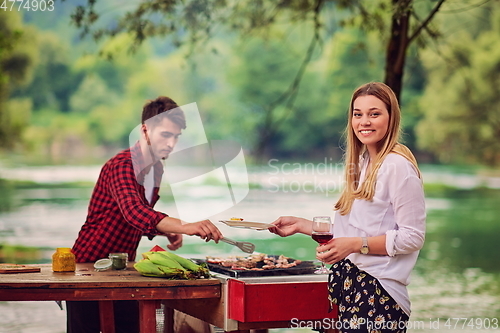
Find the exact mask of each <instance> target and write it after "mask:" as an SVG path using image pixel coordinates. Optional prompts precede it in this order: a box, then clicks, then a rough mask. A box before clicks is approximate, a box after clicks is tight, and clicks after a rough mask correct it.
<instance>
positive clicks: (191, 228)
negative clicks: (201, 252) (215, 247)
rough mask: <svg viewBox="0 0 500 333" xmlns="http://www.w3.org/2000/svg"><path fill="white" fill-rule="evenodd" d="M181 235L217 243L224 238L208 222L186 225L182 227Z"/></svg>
mask: <svg viewBox="0 0 500 333" xmlns="http://www.w3.org/2000/svg"><path fill="white" fill-rule="evenodd" d="M182 228H183V233H184V234H186V235H190V236H200V237H201V238H202V239H204V240H205V241H206V242H208V241H210V240H212V239H213V240H214V242H216V243H218V242H219V240H220V239H221V238H222V237H224V236H222V233H221V232H220V230H219V229H218V228H217V227H216V226H215V225H214V224H213V223H212V222H210V220H203V221H200V222H193V223H186V224H183V225H182Z"/></svg>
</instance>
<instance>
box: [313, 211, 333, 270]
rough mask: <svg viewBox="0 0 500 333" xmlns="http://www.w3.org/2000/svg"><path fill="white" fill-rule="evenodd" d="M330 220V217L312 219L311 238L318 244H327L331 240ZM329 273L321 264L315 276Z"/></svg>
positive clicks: (323, 264)
mask: <svg viewBox="0 0 500 333" xmlns="http://www.w3.org/2000/svg"><path fill="white" fill-rule="evenodd" d="M332 226H333V225H332V220H331V219H330V216H315V217H313V224H312V234H311V237H312V239H314V240H315V241H316V242H318V243H319V244H321V245H323V244H326V243H328V242H329V241H330V240H331V239H332V238H333V232H332ZM329 272H330V271H329V270H328V268H326V267H325V263H323V262H321V267H320V268H318V269H317V270H316V271H315V272H314V273H315V274H327V273H329Z"/></svg>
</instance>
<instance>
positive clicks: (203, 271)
mask: <svg viewBox="0 0 500 333" xmlns="http://www.w3.org/2000/svg"><path fill="white" fill-rule="evenodd" d="M157 253H159V254H161V255H163V256H165V257H167V258H170V259H172V260H174V261H176V262H178V263H179V264H180V265H181V266H182V267H183V268H185V269H186V270H188V271H191V272H193V273H194V274H195V275H196V276H198V277H202V276H204V277H208V276H209V274H208V269H207V268H206V267H203V266H200V265H197V264H195V263H194V262H192V261H191V260H189V259H186V258H183V257H181V256H178V255H177V254H175V253H172V252H169V251H158V252H157Z"/></svg>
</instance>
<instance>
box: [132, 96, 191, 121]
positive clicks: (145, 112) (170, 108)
mask: <svg viewBox="0 0 500 333" xmlns="http://www.w3.org/2000/svg"><path fill="white" fill-rule="evenodd" d="M164 117H166V118H168V119H169V120H171V121H172V122H173V123H174V124H176V125H178V126H179V127H180V128H182V129H185V128H186V117H185V116H184V111H182V109H181V108H180V107H179V106H178V105H177V103H175V102H174V101H173V100H172V99H171V98H169V97H166V96H160V97H158V98H157V99H155V100H149V101H148V102H147V103H146V104H144V107H143V108H142V123H143V124H146V123H147V124H148V125H149V126H152V127H154V126H156V125H157V124H158V123H160V122H161V121H162V120H163V119H164Z"/></svg>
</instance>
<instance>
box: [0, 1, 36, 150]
mask: <svg viewBox="0 0 500 333" xmlns="http://www.w3.org/2000/svg"><path fill="white" fill-rule="evenodd" d="M33 38H35V36H34V32H33V30H31V29H27V28H26V27H23V24H22V22H21V18H20V16H19V15H18V14H17V13H15V12H14V13H6V12H4V11H0V148H12V147H13V146H14V145H15V143H16V142H18V140H19V138H20V137H21V133H22V130H23V128H24V127H25V126H26V125H27V121H28V119H29V114H30V110H31V102H30V101H29V100H9V98H10V96H11V92H12V90H13V89H14V88H16V87H19V86H22V85H24V84H26V83H27V82H29V81H30V79H31V74H32V69H33V67H34V63H35V62H36V57H35V52H34V48H33V47H32V44H31V43H30V40H32V39H33Z"/></svg>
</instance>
